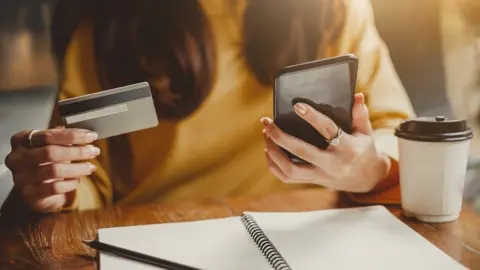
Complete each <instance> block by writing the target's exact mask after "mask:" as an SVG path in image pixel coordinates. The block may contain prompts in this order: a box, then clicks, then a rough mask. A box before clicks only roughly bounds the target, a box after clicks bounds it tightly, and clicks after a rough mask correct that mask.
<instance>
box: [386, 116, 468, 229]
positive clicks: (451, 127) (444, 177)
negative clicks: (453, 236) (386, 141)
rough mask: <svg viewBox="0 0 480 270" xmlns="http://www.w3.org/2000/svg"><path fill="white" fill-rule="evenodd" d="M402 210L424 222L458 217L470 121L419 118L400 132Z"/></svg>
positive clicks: (461, 199) (403, 127)
mask: <svg viewBox="0 0 480 270" xmlns="http://www.w3.org/2000/svg"><path fill="white" fill-rule="evenodd" d="M395 135H396V136H397V137H398V148H399V158H400V160H399V162H400V163H399V168H400V188H401V196H402V208H403V210H404V214H405V215H406V216H408V217H415V218H416V219H418V220H420V221H423V222H449V221H453V220H455V219H457V218H458V216H459V214H460V211H461V208H462V201H463V188H464V182H465V175H466V169H467V160H468V152H469V146H470V140H471V138H472V137H473V133H472V129H471V128H469V127H468V125H467V123H466V121H464V120H461V121H454V120H453V121H452V120H447V119H446V118H445V117H441V116H437V117H434V118H418V119H413V120H409V121H406V122H404V123H402V124H401V125H400V126H399V127H398V128H397V130H396V132H395Z"/></svg>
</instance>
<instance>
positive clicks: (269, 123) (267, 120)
mask: <svg viewBox="0 0 480 270" xmlns="http://www.w3.org/2000/svg"><path fill="white" fill-rule="evenodd" d="M261 121H262V123H263V125H264V126H265V131H266V132H268V131H270V130H271V129H272V125H273V121H272V119H270V118H268V117H263V118H262V120H261Z"/></svg>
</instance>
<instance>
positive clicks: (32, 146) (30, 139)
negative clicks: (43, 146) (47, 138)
mask: <svg viewBox="0 0 480 270" xmlns="http://www.w3.org/2000/svg"><path fill="white" fill-rule="evenodd" d="M39 131H40V130H36V129H35V130H32V131H30V133H29V134H28V144H29V146H30V148H34V147H35V146H34V145H33V141H32V138H33V135H34V134H35V133H37V132H39Z"/></svg>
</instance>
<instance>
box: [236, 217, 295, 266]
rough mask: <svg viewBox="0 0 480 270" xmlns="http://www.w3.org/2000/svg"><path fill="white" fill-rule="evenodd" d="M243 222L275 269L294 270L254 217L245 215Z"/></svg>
mask: <svg viewBox="0 0 480 270" xmlns="http://www.w3.org/2000/svg"><path fill="white" fill-rule="evenodd" d="M241 220H242V222H243V224H244V225H245V228H246V229H247V231H248V233H249V234H250V236H251V237H252V239H253V241H254V242H255V244H256V245H257V246H258V248H259V249H260V250H261V251H262V253H263V255H264V256H265V258H267V260H268V262H269V263H270V265H271V266H272V267H273V269H275V270H292V268H290V266H289V265H288V263H287V262H286V261H285V259H284V258H283V257H282V255H281V254H280V252H279V251H278V250H277V248H275V246H274V245H273V244H272V242H270V239H268V237H267V236H266V235H265V233H264V232H263V231H262V229H261V228H260V226H258V224H257V222H255V220H254V219H253V217H252V216H250V215H245V214H243V215H242V218H241Z"/></svg>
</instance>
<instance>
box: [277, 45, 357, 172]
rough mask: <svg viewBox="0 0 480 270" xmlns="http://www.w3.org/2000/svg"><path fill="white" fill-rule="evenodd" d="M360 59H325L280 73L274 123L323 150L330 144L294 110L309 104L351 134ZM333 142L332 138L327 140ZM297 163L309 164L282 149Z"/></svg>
mask: <svg viewBox="0 0 480 270" xmlns="http://www.w3.org/2000/svg"><path fill="white" fill-rule="evenodd" d="M357 69H358V59H357V58H356V57H355V56H354V55H353V54H347V55H342V56H337V57H332V58H326V59H322V60H317V61H313V62H307V63H302V64H298V65H293V66H288V67H285V68H283V69H281V70H280V71H279V72H278V73H277V75H276V76H275V81H274V87H273V89H274V98H273V102H274V104H273V108H274V112H273V115H274V122H275V124H276V125H277V126H278V127H279V128H280V129H281V130H282V131H284V132H285V133H288V134H290V135H292V136H294V137H296V138H299V139H301V140H303V141H305V142H308V143H310V144H312V145H314V146H316V147H318V148H320V149H326V148H327V147H328V146H329V144H328V141H327V139H326V138H324V137H323V136H322V135H321V134H320V133H319V132H318V131H317V130H316V129H315V128H314V127H312V126H311V125H310V124H309V123H308V122H306V121H305V120H303V119H302V118H301V117H299V116H298V115H297V114H296V113H295V111H294V109H293V106H294V105H295V104H296V103H298V102H302V103H306V104H308V105H310V106H311V107H313V108H314V109H316V110H317V111H319V112H321V113H322V114H324V115H326V116H327V117H329V118H330V119H332V120H333V121H334V122H335V123H336V124H337V126H338V127H340V128H341V129H342V130H343V131H344V132H346V133H350V134H351V133H352V108H353V103H354V95H355V88H356V80H357ZM328 139H331V138H328ZM282 150H283V151H284V152H285V153H286V154H287V156H288V157H289V158H290V159H291V160H292V161H294V162H296V163H307V162H306V161H304V160H302V159H300V158H299V157H297V156H295V155H293V154H292V153H290V152H288V151H287V150H285V149H282Z"/></svg>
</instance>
